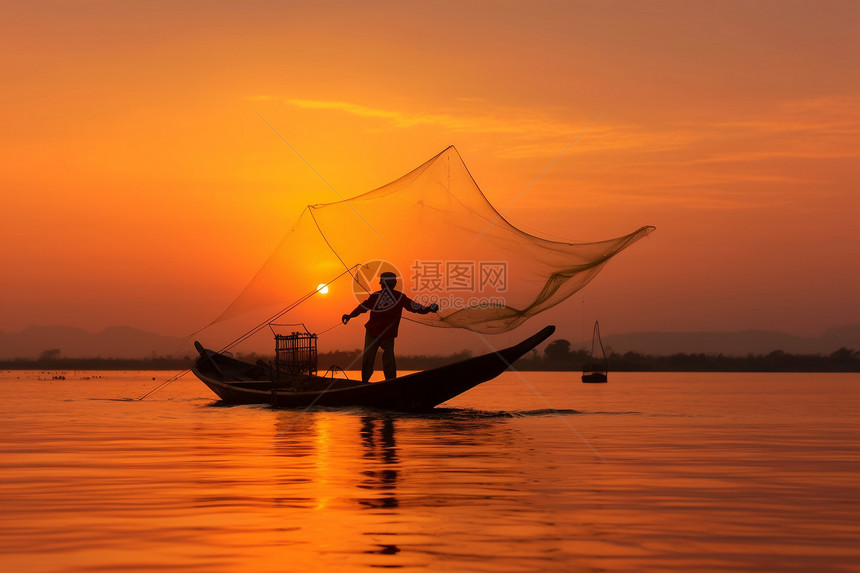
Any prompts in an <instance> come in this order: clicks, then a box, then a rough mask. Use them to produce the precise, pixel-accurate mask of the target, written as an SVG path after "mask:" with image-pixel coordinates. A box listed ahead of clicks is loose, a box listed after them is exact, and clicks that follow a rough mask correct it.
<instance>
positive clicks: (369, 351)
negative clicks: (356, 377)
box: [341, 273, 439, 382]
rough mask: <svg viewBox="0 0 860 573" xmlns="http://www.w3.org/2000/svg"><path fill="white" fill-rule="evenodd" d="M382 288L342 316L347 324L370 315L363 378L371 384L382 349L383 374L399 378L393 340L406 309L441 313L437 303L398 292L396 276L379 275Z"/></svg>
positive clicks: (425, 312) (366, 325)
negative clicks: (426, 302) (421, 301)
mask: <svg viewBox="0 0 860 573" xmlns="http://www.w3.org/2000/svg"><path fill="white" fill-rule="evenodd" d="M379 286H380V287H382V288H381V289H380V290H378V291H376V292H374V293H372V294H371V295H370V296H369V297H368V298H367V300H365V301H364V302H362V303H361V304H359V305H358V306H357V307H355V310H353V311H352V312H351V313H349V314H344V315H343V316H342V317H341V321H342V322H343V323H344V324H346V323H347V322H349V319H351V318H355V317H356V316H358V315H360V314H364V313H365V312H370V318H368V319H367V323H366V324H365V325H364V328H365V329H366V330H367V332H366V333H365V335H364V352H363V353H362V357H361V379H362V380H363V381H364V382H368V381H370V376H371V375H372V374H373V362H374V361H375V360H376V352H377V350H379V349H380V348H382V371H383V372H384V373H385V379H386V380H392V379H394V378H397V363H396V361H395V359H394V339H395V338H397V329H398V327H399V326H400V315H401V313H402V312H403V309H406V310H408V311H409V312H415V313H417V314H427V313H428V312H437V311H438V310H439V305H438V304H436V303H433V304H431V305H430V306H423V305H420V304H418V303H417V302H415V301H414V300H412V299H411V298H409V297H408V296H406V295H405V294H403V293H402V292H400V291H398V290H396V289H395V287H396V286H397V275H395V274H394V273H382V274H381V275H379Z"/></svg>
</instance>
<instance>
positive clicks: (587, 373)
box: [582, 320, 609, 382]
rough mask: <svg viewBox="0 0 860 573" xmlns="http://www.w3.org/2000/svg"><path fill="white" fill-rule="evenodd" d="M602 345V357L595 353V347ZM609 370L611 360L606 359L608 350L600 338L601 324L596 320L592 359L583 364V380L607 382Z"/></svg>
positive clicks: (592, 342) (592, 339)
mask: <svg viewBox="0 0 860 573" xmlns="http://www.w3.org/2000/svg"><path fill="white" fill-rule="evenodd" d="M598 346H599V347H600V358H599V359H598V357H597V356H596V355H595V352H594V351H595V349H596V348H597V347H598ZM608 372H609V362H607V361H606V351H605V350H604V349H603V341H602V340H600V325H599V324H598V323H597V321H596V320H595V321H594V333H593V334H592V336H591V359H590V360H589V361H588V362H586V363H585V364H583V365H582V381H583V382H606V380H607V376H606V375H607V373H608Z"/></svg>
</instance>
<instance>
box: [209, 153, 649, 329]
mask: <svg viewBox="0 0 860 573" xmlns="http://www.w3.org/2000/svg"><path fill="white" fill-rule="evenodd" d="M653 230H654V227H642V228H640V229H638V230H636V231H634V232H632V233H630V234H629V235H624V236H622V237H618V238H615V239H610V240H605V241H598V242H593V243H565V242H558V241H549V240H546V239H542V238H540V237H536V236H534V235H531V234H529V233H526V232H524V231H522V230H520V229H517V228H516V227H514V226H513V225H511V224H510V223H509V222H508V221H507V220H505V218H504V217H503V216H502V214H501V213H499V212H498V211H497V210H496V209H495V208H494V207H493V206H492V205H491V204H490V203H489V201H488V200H487V198H486V197H485V196H484V194H483V193H482V192H481V190H480V188H479V187H478V185H477V184H476V183H475V181H474V179H473V178H472V176H471V174H470V173H469V171H468V169H467V168H466V165H465V164H464V163H463V160H462V158H461V157H460V154H459V153H458V152H457V150H456V149H455V148H454V147H448V148H447V149H445V150H444V151H443V152H441V153H440V154H438V155H436V156H435V157H433V158H432V159H430V160H429V161H427V162H426V163H424V164H423V165H421V166H420V167H418V168H416V169H414V170H412V171H410V172H409V173H407V174H406V175H404V176H403V177H400V178H399V179H397V180H396V181H393V182H391V183H389V184H387V185H385V186H383V187H380V188H378V189H375V190H373V191H369V192H367V193H364V194H362V195H359V196H357V197H353V198H350V199H347V200H343V201H338V202H334V203H326V204H320V205H311V206H308V207H307V208H305V210H304V211H303V212H302V214H301V216H300V218H299V220H298V221H297V222H296V224H295V225H294V226H293V228H292V229H290V231H289V232H288V233H287V235H286V236H285V237H284V239H283V240H282V241H281V243H280V244H279V245H278V247H277V248H276V249H275V251H274V252H273V253H272V255H271V256H270V257H269V259H268V261H267V262H266V263H265V264H264V266H263V267H262V268H261V269H260V271H259V272H258V273H257V275H256V276H255V277H254V278H253V280H252V281H251V282H250V283H249V284H248V286H247V287H246V288H245V290H244V292H243V293H242V294H241V295H240V296H239V297H238V298H237V299H236V301H235V302H234V303H233V304H232V305H231V306H230V307H229V308H228V309H227V310H226V311H225V312H224V313H223V314H222V315H221V316H220V317H219V318H218V319H217V320H216V322H220V321H223V320H227V319H231V318H234V317H237V316H239V315H243V314H246V313H248V312H249V311H256V312H257V317H258V318H259V317H260V316H269V315H266V314H265V313H263V312H261V311H262V310H263V309H264V308H267V307H268V309H269V310H271V311H274V314H272V315H271V316H272V317H277V316H279V312H280V311H282V310H284V309H286V308H290V310H289V312H288V313H287V314H286V315H284V317H283V320H286V321H288V322H290V323H299V322H301V323H304V324H306V325H308V327H309V329H310V330H311V331H316V332H321V331H324V330H327V329H328V328H330V327H331V326H332V325H334V324H339V317H340V315H341V314H342V313H345V312H349V311H351V310H352V309H353V308H355V306H356V305H357V303H358V302H360V301H362V300H364V299H365V298H366V297H367V294H368V293H369V292H372V291H374V290H378V289H379V286H378V277H379V275H380V274H381V273H382V272H386V271H389V272H394V273H396V274H397V276H398V279H399V280H398V290H401V291H403V292H405V293H406V294H407V295H408V296H410V297H411V298H413V299H414V300H416V301H417V302H419V303H422V304H425V305H429V304H430V303H431V302H436V303H437V304H438V305H439V307H440V310H439V312H438V313H431V314H426V315H418V314H408V313H404V318H405V319H410V320H414V321H416V322H420V323H423V324H426V325H428V326H433V327H443V328H462V329H468V330H473V331H476V332H481V333H489V334H493V333H502V332H506V331H509V330H511V329H513V328H516V327H517V326H519V325H521V324H522V323H523V322H524V321H526V320H527V319H528V318H529V317H532V316H534V315H536V314H538V313H541V312H544V311H546V310H547V309H550V308H552V307H553V306H555V305H557V304H559V303H560V302H562V301H563V300H565V299H566V298H567V297H569V296H571V295H572V294H574V293H575V292H576V291H578V290H579V289H581V288H582V287H583V286H585V285H586V284H587V283H588V282H589V281H591V280H592V279H593V278H594V277H595V276H596V275H597V273H598V272H600V270H601V269H602V268H603V267H604V265H606V263H607V262H608V261H609V260H610V259H611V258H612V257H613V256H615V255H616V254H618V253H619V252H621V251H622V250H624V249H625V248H627V247H629V246H630V245H632V244H633V243H634V242H636V241H638V240H639V239H641V238H643V237H645V236H647V235H648V234H649V233H650V232H651V231H653ZM324 284H325V285H327V289H323V290H327V292H326V293H323V292H322V291H321V290H320V289H319V287H320V285H324Z"/></svg>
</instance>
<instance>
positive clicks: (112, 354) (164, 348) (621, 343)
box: [0, 325, 860, 360]
mask: <svg viewBox="0 0 860 573" xmlns="http://www.w3.org/2000/svg"><path fill="white" fill-rule="evenodd" d="M182 342H183V341H182V339H181V338H178V337H170V336H161V335H159V334H154V333H151V332H144V331H141V330H137V329H134V328H130V327H125V326H114V327H111V328H107V329H105V330H103V331H101V332H97V333H91V332H87V331H85V330H81V329H79V328H74V327H68V326H33V327H30V328H27V329H26V330H23V331H21V332H11V333H8V332H0V359H2V360H8V359H11V358H37V357H38V356H39V355H40V354H41V353H42V352H44V351H46V350H50V349H59V351H60V356H62V357H65V358H147V357H150V356H152V355H153V354H155V355H158V356H166V355H177V353H179V352H181V353H182V354H186V353H187V352H183V351H182V350H178V349H182V348H187V347H188V346H189V345H188V344H184V345H183V344H182ZM603 343H604V345H605V346H606V347H607V348H606V350H607V352H609V351H610V350H612V351H615V352H619V353H622V354H623V353H625V352H629V351H633V352H638V353H640V354H653V355H669V354H677V353H679V352H684V353H687V354H699V353H703V354H725V355H733V356H745V355H747V354H769V353H770V352H773V351H775V350H782V351H783V352H786V353H789V354H830V353H831V352H833V351H835V350H838V349H839V348H843V347H844V348H851V349H853V350H860V325H855V326H843V327H839V328H831V329H830V330H827V331H825V332H824V333H823V334H822V335H821V336H818V337H815V338H805V337H802V336H794V335H791V334H785V333H781V332H768V331H758V330H749V331H744V332H634V333H630V334H610V335H607V336H604V337H603ZM584 345H585V343H580V347H582V346H584ZM587 347H588V348H590V347H591V341H590V340H589V341H588V343H587Z"/></svg>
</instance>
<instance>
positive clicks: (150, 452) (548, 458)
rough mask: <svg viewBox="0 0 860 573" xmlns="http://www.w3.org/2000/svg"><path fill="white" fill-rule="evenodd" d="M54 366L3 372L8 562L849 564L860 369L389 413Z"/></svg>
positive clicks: (857, 523)
mask: <svg viewBox="0 0 860 573" xmlns="http://www.w3.org/2000/svg"><path fill="white" fill-rule="evenodd" d="M55 374H57V373H38V372H9V371H6V372H0V467H2V474H0V568H1V569H2V570H3V571H16V572H17V571H34V572H38V571H141V570H147V571H149V570H175V571H201V572H204V571H205V572H221V571H308V570H327V571H328V570H330V571H357V570H365V569H367V568H372V567H385V568H400V569H404V570H445V571H450V572H459V571H510V572H519V571H608V572H614V571H721V572H725V571H732V572H737V571H804V572H806V571H860V486H858V484H860V446H858V444H860V440H858V438H860V427H858V420H860V418H858V414H860V376H858V375H853V374H852V375H834V374H825V375H820V374H636V373H629V374H624V373H613V374H612V375H611V379H610V382H609V384H604V385H600V384H597V385H589V384H581V383H580V382H579V381H578V379H577V377H576V375H575V374H569V373H522V374H520V373H514V372H508V373H505V374H504V375H503V376H502V377H501V378H499V379H498V380H496V381H494V382H490V383H488V384H485V385H484V386H482V387H480V388H477V389H475V390H472V391H470V392H468V393H466V394H464V395H462V396H460V397H458V398H457V399H455V400H453V401H451V402H449V403H447V404H445V408H444V409H441V410H440V411H438V412H435V413H432V414H429V415H404V414H393V413H385V412H376V411H366V410H358V409H356V410H347V411H343V410H341V411H332V410H327V411H326V410H323V411H320V410H317V411H313V412H294V411H277V410H272V409H270V408H268V407H262V406H239V407H223V406H218V405H217V404H216V402H215V397H214V395H212V394H210V392H209V390H208V389H207V388H206V387H205V386H203V384H202V383H200V382H197V381H195V380H194V379H192V378H188V379H183V380H181V381H179V382H175V383H173V384H172V385H170V386H168V387H167V388H165V389H163V390H161V391H159V392H158V393H156V394H154V395H153V396H151V397H150V398H148V399H146V400H144V401H136V400H133V399H134V398H137V397H139V396H141V395H142V394H143V393H144V392H146V391H147V390H149V389H151V388H153V387H154V386H155V385H157V384H158V383H159V382H160V381H162V380H165V379H166V378H167V377H168V376H169V375H170V374H172V373H168V374H165V373H156V372H107V373H105V372H102V373H95V372H65V373H64V374H65V376H66V379H65V380H50V379H39V378H50V377H51V376H52V375H55ZM96 376H101V378H96ZM153 377H155V378H156V380H153ZM130 399H132V400H130Z"/></svg>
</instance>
